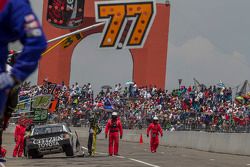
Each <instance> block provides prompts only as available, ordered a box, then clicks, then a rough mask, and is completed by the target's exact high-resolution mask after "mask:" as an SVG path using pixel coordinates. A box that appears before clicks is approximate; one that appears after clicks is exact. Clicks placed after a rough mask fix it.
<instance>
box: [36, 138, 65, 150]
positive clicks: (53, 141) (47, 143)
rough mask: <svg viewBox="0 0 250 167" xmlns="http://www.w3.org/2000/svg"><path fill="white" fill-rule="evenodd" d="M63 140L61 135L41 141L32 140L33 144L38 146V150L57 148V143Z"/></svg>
mask: <svg viewBox="0 0 250 167" xmlns="http://www.w3.org/2000/svg"><path fill="white" fill-rule="evenodd" d="M62 140H63V135H60V136H56V137H48V138H42V139H34V140H33V144H36V145H38V147H39V149H41V148H49V147H54V146H59V145H60V144H59V141H62Z"/></svg>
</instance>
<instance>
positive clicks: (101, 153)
mask: <svg viewBox="0 0 250 167" xmlns="http://www.w3.org/2000/svg"><path fill="white" fill-rule="evenodd" d="M82 148H83V149H84V150H88V149H87V148H86V147H83V146H82ZM96 153H97V154H101V155H108V154H107V153H102V152H96Z"/></svg>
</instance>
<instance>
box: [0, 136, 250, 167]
mask: <svg viewBox="0 0 250 167" xmlns="http://www.w3.org/2000/svg"><path fill="white" fill-rule="evenodd" d="M81 144H82V145H83V146H85V147H86V145H87V138H81ZM3 145H4V147H5V148H7V150H8V152H7V158H6V160H7V163H5V166H8V167H9V166H13V167H41V166H46V167H78V166H79V167H80V166H81V167H150V166H151V167H246V166H250V157H249V156H238V155H228V154H218V153H209V152H203V151H197V150H192V149H184V148H174V147H164V146H160V147H159V149H158V152H157V153H154V154H152V153H151V152H150V151H149V145H147V144H139V143H129V142H120V149H119V154H120V156H118V157H117V156H112V157H110V156H108V155H107V150H108V148H107V147H108V141H107V140H98V141H97V154H96V155H95V156H94V157H88V156H85V157H74V158H66V157H65V155H64V154H56V155H48V156H45V157H44V158H43V159H25V158H12V157H11V155H12V150H13V148H14V139H13V135H10V134H5V136H4V141H3ZM0 166H1V165H0Z"/></svg>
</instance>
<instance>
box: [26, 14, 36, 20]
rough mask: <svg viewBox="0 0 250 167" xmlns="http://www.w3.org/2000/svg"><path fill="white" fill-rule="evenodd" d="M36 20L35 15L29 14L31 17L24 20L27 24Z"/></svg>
mask: <svg viewBox="0 0 250 167" xmlns="http://www.w3.org/2000/svg"><path fill="white" fill-rule="evenodd" d="M35 19H36V18H35V16H34V15H33V14H29V15H27V16H25V18H24V20H25V21H26V22H31V21H34V20H35Z"/></svg>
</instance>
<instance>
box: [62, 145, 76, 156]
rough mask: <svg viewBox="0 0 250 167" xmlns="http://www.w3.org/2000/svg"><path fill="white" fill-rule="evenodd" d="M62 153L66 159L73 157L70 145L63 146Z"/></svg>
mask: <svg viewBox="0 0 250 167" xmlns="http://www.w3.org/2000/svg"><path fill="white" fill-rule="evenodd" d="M64 152H65V154H66V156H67V157H71V156H74V151H73V147H72V146H71V145H70V144H67V145H64Z"/></svg>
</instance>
